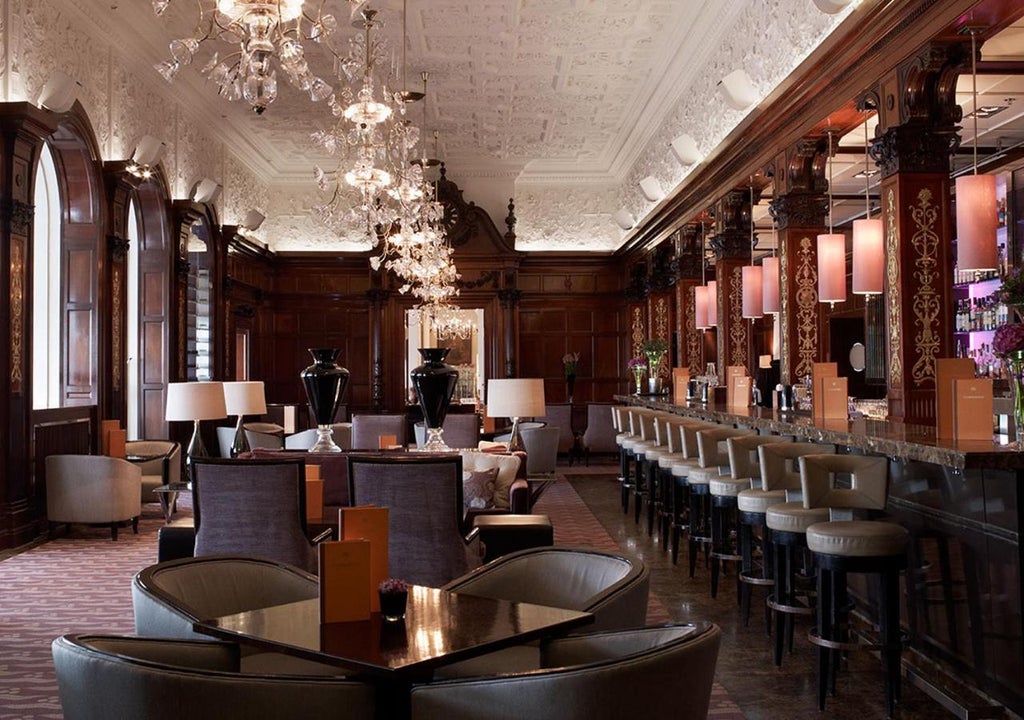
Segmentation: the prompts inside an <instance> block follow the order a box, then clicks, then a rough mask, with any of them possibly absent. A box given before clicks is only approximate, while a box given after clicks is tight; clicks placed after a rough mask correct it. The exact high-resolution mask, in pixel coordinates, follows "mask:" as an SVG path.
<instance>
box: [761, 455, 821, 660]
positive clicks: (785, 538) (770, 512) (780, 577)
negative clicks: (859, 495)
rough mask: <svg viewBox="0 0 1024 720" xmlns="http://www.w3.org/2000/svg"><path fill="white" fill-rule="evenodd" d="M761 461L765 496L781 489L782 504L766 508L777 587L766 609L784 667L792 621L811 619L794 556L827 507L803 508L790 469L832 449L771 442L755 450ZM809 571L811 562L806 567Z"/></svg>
mask: <svg viewBox="0 0 1024 720" xmlns="http://www.w3.org/2000/svg"><path fill="white" fill-rule="evenodd" d="M757 452H758V457H759V458H760V460H761V482H762V484H763V487H764V489H765V490H767V491H769V492H770V491H778V490H782V491H784V492H785V495H786V502H784V503H779V504H775V505H770V506H769V507H767V508H765V518H764V522H765V527H767V528H768V530H769V532H770V533H771V541H772V573H773V574H774V576H775V585H774V586H773V588H772V594H771V595H770V596H769V597H768V607H769V608H770V609H771V610H772V611H774V613H775V665H776V666H781V665H782V648H783V646H786V647H788V648H789V651H790V652H792V651H793V616H794V615H812V614H813V613H814V606H813V605H812V604H811V602H810V601H809V600H805V601H803V602H801V597H800V596H799V595H798V593H797V591H796V580H797V576H796V568H795V566H794V563H793V555H794V553H800V554H801V555H804V554H805V551H806V549H807V536H806V532H807V528H808V527H810V526H811V525H813V524H814V523H816V522H822V521H825V520H828V509H827V508H814V509H810V510H809V509H806V508H804V504H803V501H802V500H798V498H800V492H801V491H800V470H799V467H798V466H796V467H795V466H794V465H795V463H796V462H797V459H798V458H799V457H801V456H803V455H812V454H821V453H834V452H835V446H834V445H819V444H817V443H809V442H793V443H772V444H770V445H761V446H760V447H758V449H757ZM804 567H805V568H806V567H809V563H804Z"/></svg>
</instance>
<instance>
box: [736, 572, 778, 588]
mask: <svg viewBox="0 0 1024 720" xmlns="http://www.w3.org/2000/svg"><path fill="white" fill-rule="evenodd" d="M740 582H742V583H746V584H748V585H764V586H766V587H771V586H773V585H775V579H774V578H763V577H758V576H757V575H750V574H749V573H745V572H741V573H740Z"/></svg>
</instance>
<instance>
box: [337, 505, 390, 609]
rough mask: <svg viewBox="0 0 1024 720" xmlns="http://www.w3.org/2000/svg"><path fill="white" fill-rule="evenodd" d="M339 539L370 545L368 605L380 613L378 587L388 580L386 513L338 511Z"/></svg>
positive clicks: (375, 509)
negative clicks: (339, 515) (339, 516)
mask: <svg viewBox="0 0 1024 720" xmlns="http://www.w3.org/2000/svg"><path fill="white" fill-rule="evenodd" d="M340 534H341V539H342V540H366V541H367V542H369V544H370V561H369V562H370V578H369V580H368V583H369V591H368V592H369V601H370V607H371V609H372V610H373V611H374V612H378V611H380V596H379V594H378V593H377V586H378V585H380V583H381V582H382V581H384V580H387V578H388V509H387V508H386V507H374V506H372V505H360V506H358V507H345V508H342V509H341V533H340Z"/></svg>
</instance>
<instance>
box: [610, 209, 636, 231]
mask: <svg viewBox="0 0 1024 720" xmlns="http://www.w3.org/2000/svg"><path fill="white" fill-rule="evenodd" d="M612 219H613V220H615V224H616V225H618V226H619V227H620V228H622V229H623V230H631V229H632V228H633V226H634V225H636V220H635V219H634V218H633V213H631V212H630V211H629V210H627V209H626V208H620V209H619V211H618V212H616V213H615V214H614V215H612Z"/></svg>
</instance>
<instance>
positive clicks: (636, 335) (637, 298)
mask: <svg viewBox="0 0 1024 720" xmlns="http://www.w3.org/2000/svg"><path fill="white" fill-rule="evenodd" d="M649 291H650V288H649V286H648V284H647V263H644V262H637V263H634V264H633V267H631V268H630V270H629V283H628V285H627V286H626V290H625V293H624V294H625V296H626V317H627V318H628V319H627V322H628V323H629V329H628V331H627V332H628V335H627V337H626V360H627V361H628V360H629V359H630V358H634V357H637V356H639V355H640V354H641V353H640V346H641V345H642V344H643V341H644V340H646V339H647V294H648V292H649ZM623 372H626V368H625V367H623ZM626 380H627V387H629V388H633V378H632V377H631V376H629V373H627V378H626ZM630 392H632V390H630Z"/></svg>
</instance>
